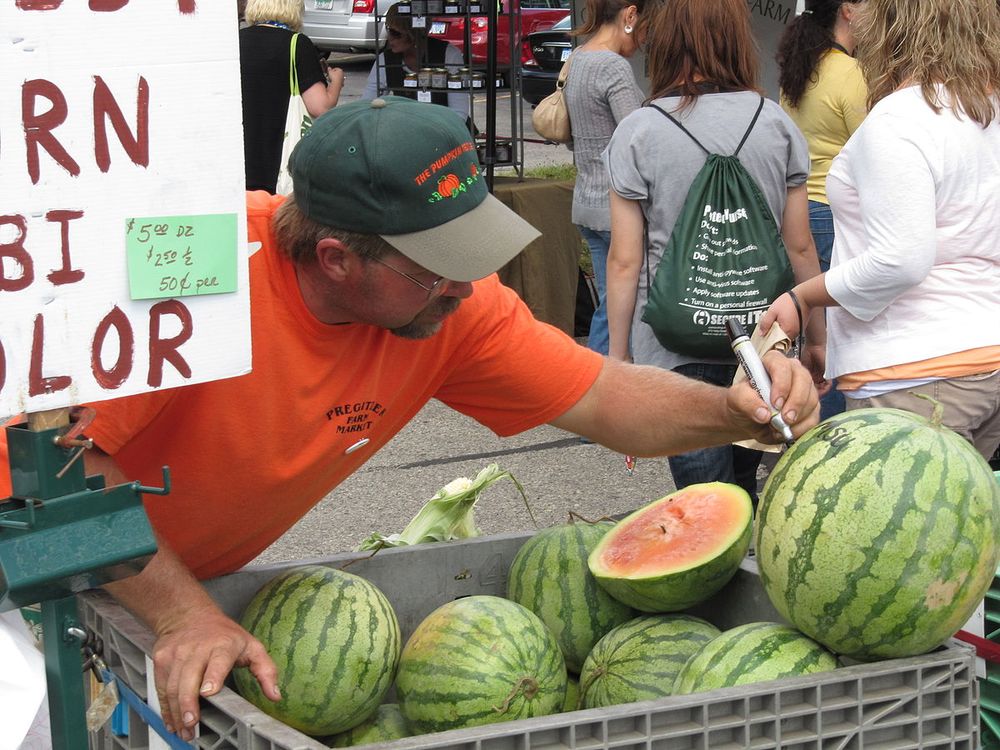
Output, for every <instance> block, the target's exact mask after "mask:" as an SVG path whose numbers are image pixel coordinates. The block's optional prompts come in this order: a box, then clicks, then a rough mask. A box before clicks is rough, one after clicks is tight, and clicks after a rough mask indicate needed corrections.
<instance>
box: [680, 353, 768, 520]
mask: <svg viewBox="0 0 1000 750" xmlns="http://www.w3.org/2000/svg"><path fill="white" fill-rule="evenodd" d="M674 372H676V373H678V374H680V375H685V376H687V377H689V378H694V379H695V380H701V381H703V382H706V383H712V384H714V385H721V386H729V385H731V384H732V382H733V376H734V375H735V374H736V365H708V364H701V363H693V364H689V365H678V366H677V367H675V368H674ZM760 459H761V452H760V451H755V450H750V449H749V448H741V447H740V446H738V445H720V446H716V447H714V448H702V449H700V450H696V451H688V452H687V453H681V454H680V455H679V456H671V457H669V458H668V459H667V461H668V462H669V463H670V473H671V474H673V477H674V485H676V487H677V489H683V488H684V487H687V486H688V485H690V484H698V483H699V482H729V483H730V484H736V485H739V486H740V487H742V488H743V489H744V490H746V491H747V494H748V495H750V497H751V499H752V500H753V502H754V505H756V504H757V466H758V465H759V464H760Z"/></svg>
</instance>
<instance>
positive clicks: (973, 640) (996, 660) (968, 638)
mask: <svg viewBox="0 0 1000 750" xmlns="http://www.w3.org/2000/svg"><path fill="white" fill-rule="evenodd" d="M955 637H956V638H958V640H960V641H964V642H966V643H968V644H969V645H970V646H975V647H976V656H978V657H980V658H983V659H985V660H986V661H988V662H990V663H991V664H1000V644H996V643H994V642H993V641H988V640H986V639H985V638H983V637H982V636H978V635H975V634H973V633H970V632H969V631H968V630H959V631H958V632H957V633H955Z"/></svg>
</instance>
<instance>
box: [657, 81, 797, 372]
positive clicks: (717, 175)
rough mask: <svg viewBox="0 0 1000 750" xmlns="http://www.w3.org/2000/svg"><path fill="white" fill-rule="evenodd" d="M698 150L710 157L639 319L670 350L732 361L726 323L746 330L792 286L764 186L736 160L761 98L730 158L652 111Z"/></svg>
mask: <svg viewBox="0 0 1000 750" xmlns="http://www.w3.org/2000/svg"><path fill="white" fill-rule="evenodd" d="M649 106H651V107H653V109H656V110H657V111H659V112H660V113H661V114H663V115H664V116H665V117H666V118H667V119H668V120H670V121H671V122H672V123H674V125H676V126H677V127H679V128H680V129H681V130H682V131H684V133H686V134H687V135H688V136H689V137H690V138H691V140H693V141H694V142H695V143H697V144H698V147H699V148H701V150H702V151H704V152H705V153H706V154H707V155H708V158H707V159H706V161H705V165H704V166H703V167H702V168H701V170H700V171H699V172H698V174H697V175H696V176H695V178H694V182H693V183H691V187H690V188H689V189H688V193H687V197H686V198H685V199H684V208H683V209H682V210H681V214H680V216H679V217H678V219H677V223H676V224H675V225H674V229H673V232H672V233H671V234H670V240H669V241H668V242H667V247H666V249H665V250H664V252H663V259H662V260H661V261H660V265H659V266H658V267H657V269H656V274H655V275H654V277H653V280H652V284H649V253H648V249H647V253H646V282H647V284H649V287H648V290H647V300H648V301H647V302H646V306H645V308H644V309H643V312H642V320H643V322H645V323H647V324H648V325H649V326H650V328H652V329H653V333H654V334H656V338H657V340H658V341H659V342H660V344H661V345H662V346H663V347H664V348H666V349H669V350H670V351H672V352H677V353H678V354H684V355H687V356H690V357H699V358H705V359H727V358H730V357H731V356H732V350H731V349H730V346H729V338H728V337H727V335H726V329H725V321H726V318H730V317H736V318H738V319H739V320H740V321H741V322H742V323H743V325H744V327H745V328H746V329H747V330H748V331H752V330H753V329H754V327H755V326H756V325H757V321H758V319H759V318H760V317H761V316H762V315H763V314H764V311H765V310H767V308H768V307H769V306H770V304H771V302H773V301H774V300H775V299H776V298H777V297H779V296H781V295H782V294H783V293H785V292H787V291H788V290H789V289H791V288H792V284H793V280H794V279H793V275H792V268H791V265H790V264H789V262H788V252H787V251H786V250H785V243H784V242H782V240H781V233H780V232H779V231H778V226H777V224H776V223H775V221H774V216H773V215H772V214H771V209H770V208H769V207H768V205H767V201H766V200H765V199H764V195H763V193H761V190H760V187H759V186H758V185H757V183H756V182H755V181H754V179H753V177H751V176H750V173H749V172H747V170H746V169H745V168H744V166H743V165H742V164H741V163H740V160H739V152H740V149H741V148H743V144H744V143H746V140H747V137H748V136H749V135H750V132H751V131H752V130H753V128H754V125H756V124H757V118H758V117H760V112H761V109H763V107H764V97H761V99H760V105H759V106H758V107H757V112H756V114H754V117H753V120H752V121H751V123H750V127H748V128H747V131H746V133H744V134H743V139H742V140H741V141H740V144H739V146H737V147H736V152H735V153H734V154H733V155H732V156H722V155H720V154H713V153H710V152H709V151H708V149H706V148H705V147H704V146H703V145H702V144H701V143H700V142H699V141H698V139H697V138H695V137H694V136H693V135H692V134H691V133H690V132H688V130H687V129H686V128H685V127H684V126H683V125H681V123H680V122H678V121H677V120H676V119H675V118H674V117H672V116H671V115H669V114H668V113H667V112H665V111H664V110H663V109H661V108H660V107H657V106H656V105H655V104H651V105H649Z"/></svg>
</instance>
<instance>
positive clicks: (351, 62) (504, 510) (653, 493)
mask: <svg viewBox="0 0 1000 750" xmlns="http://www.w3.org/2000/svg"><path fill="white" fill-rule="evenodd" d="M372 63H373V57H372V56H371V55H334V56H332V59H331V60H330V64H331V65H339V66H341V67H343V68H344V70H345V74H346V83H345V87H344V93H343V95H342V101H351V100H354V99H357V98H358V97H359V96H360V94H361V92H362V90H363V89H364V84H365V80H366V78H367V75H368V71H369V70H370V68H371V66H372ZM485 106H486V105H485V96H476V97H475V101H474V107H475V110H476V120H477V123H478V124H479V125H480V127H483V123H484V122H485V119H484V118H485ZM510 106H511V100H510V93H509V91H505V90H504V91H500V92H498V94H497V110H498V115H497V117H498V121H500V122H508V121H509V117H510V115H509V112H510ZM523 117H524V121H525V126H526V129H525V134H526V136H527V137H529V138H532V137H533V138H537V135H536V134H535V133H534V132H533V131H531V129H530V128H531V114H530V105H527V104H525V105H524V111H523ZM499 132H501V133H503V131H502V130H500V131H499ZM565 163H572V154H571V152H570V151H568V150H567V149H566V147H565V146H555V145H551V144H549V145H542V144H532V143H529V144H526V148H525V165H526V167H528V168H531V167H535V166H541V165H546V164H565ZM490 463H497V464H498V465H499V466H500V467H501V468H503V469H506V470H508V471H510V472H511V473H512V474H513V475H514V476H515V477H516V478H517V480H518V481H519V482H520V483H521V484H522V485H523V487H524V489H525V491H526V493H527V495H528V500H529V503H530V505H531V509H532V514H533V516H534V519H535V521H537V524H538V526H539V527H546V526H551V525H554V524H558V523H561V522H564V521H566V520H567V519H568V518H569V516H570V513H576V514H579V515H581V516H584V517H586V518H600V517H602V516H607V515H614V514H619V513H622V512H624V511H626V510H630V509H633V508H637V507H640V506H642V505H644V504H646V503H648V502H651V501H652V500H655V499H657V498H659V497H662V496H663V495H666V494H668V493H669V492H671V491H672V490H673V482H672V480H671V478H670V471H669V469H668V468H667V462H666V459H655V460H654V459H649V460H640V461H639V462H638V464H637V465H636V467H635V471H634V473H633V474H631V475H630V474H629V473H628V471H627V470H626V467H625V462H624V457H623V456H622V455H620V454H618V453H614V452H613V451H610V450H608V449H607V448H604V447H603V446H600V445H597V444H592V443H587V444H585V443H582V442H581V441H580V439H579V438H578V437H577V436H575V435H571V434H569V433H567V432H564V431H562V430H558V429H556V428H554V427H549V426H543V427H539V428H537V429H534V430H531V431H529V432H526V433H523V434H521V435H518V436H515V437H511V438H499V437H497V436H496V435H494V434H493V433H492V432H490V431H489V430H487V429H486V428H484V427H482V426H481V425H479V424H477V423H476V422H474V421H473V420H471V419H469V418H468V417H466V416H463V415H461V414H458V413H457V412H454V411H452V410H450V409H449V408H447V407H446V406H444V405H443V404H441V403H439V402H437V401H432V402H430V403H429V404H428V405H427V406H426V407H425V408H424V409H423V410H422V411H421V412H420V414H418V415H417V417H416V418H415V419H414V420H413V422H411V423H410V425H409V426H408V427H407V428H406V429H405V430H403V431H402V432H401V433H400V434H399V435H397V436H396V438H395V439H394V440H393V441H392V442H391V443H389V445H387V446H386V447H385V448H383V449H382V450H381V451H380V452H379V453H378V454H376V455H375V456H373V457H372V459H371V460H369V461H368V463H367V464H365V465H364V466H363V467H362V468H361V470H360V471H358V472H357V473H355V474H354V475H353V476H352V477H350V478H349V479H348V480H347V481H345V482H344V483H343V484H342V485H340V486H339V487H338V488H337V489H335V490H334V491H333V492H332V493H330V494H329V495H328V496H327V497H326V498H325V499H324V500H323V501H322V502H321V503H320V504H319V505H317V506H316V507H315V508H314V509H313V510H312V511H311V512H310V513H309V514H308V515H306V516H305V517H304V518H303V519H302V520H301V521H300V522H299V523H298V524H296V525H295V526H294V527H293V528H292V529H290V530H289V531H288V532H287V533H286V534H285V535H284V536H283V537H282V538H281V539H280V540H278V541H277V542H276V543H275V544H273V545H272V546H271V547H270V548H268V549H267V550H266V551H265V552H264V553H263V554H262V555H261V556H260V557H259V558H258V560H257V561H256V562H269V563H273V562H278V561H284V560H303V559H311V558H316V557H323V556H325V555H329V554H332V553H334V552H343V551H348V550H351V549H354V548H355V547H356V546H357V544H358V543H359V542H360V541H361V540H362V539H363V538H365V537H366V536H367V535H368V534H369V533H371V532H373V531H379V532H382V533H386V534H388V533H393V532H397V531H400V530H402V528H403V527H404V526H405V525H406V523H407V522H408V521H409V520H410V519H411V518H412V517H413V515H414V514H416V512H417V511H418V510H419V509H420V507H421V506H422V505H423V504H424V502H426V501H427V500H428V499H429V498H430V497H431V496H432V495H433V494H434V493H435V492H436V491H437V490H438V489H440V488H441V487H442V486H444V485H445V484H447V483H448V482H450V481H451V480H452V479H455V478H456V477H460V476H466V477H470V478H471V477H474V476H475V475H476V474H477V473H478V472H479V470H480V469H482V468H483V467H484V466H486V465H488V464H490ZM476 519H477V523H478V526H479V529H480V531H481V532H482V533H483V534H498V533H502V532H509V531H523V530H529V529H532V528H534V522H533V521H532V517H531V516H530V515H529V514H528V512H527V510H526V509H525V507H524V503H523V501H522V500H521V497H520V495H519V494H518V492H517V490H516V489H515V487H514V485H513V484H512V483H511V482H509V481H506V480H504V481H502V482H500V483H498V484H495V485H493V487H491V488H489V489H487V490H486V491H485V492H484V493H483V495H482V497H481V498H480V500H479V504H478V506H477V510H476Z"/></svg>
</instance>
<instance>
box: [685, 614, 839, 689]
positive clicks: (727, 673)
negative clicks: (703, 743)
mask: <svg viewBox="0 0 1000 750" xmlns="http://www.w3.org/2000/svg"><path fill="white" fill-rule="evenodd" d="M836 667H837V658H836V657H835V656H834V655H833V654H831V653H830V652H829V651H827V650H826V649H825V648H823V647H822V646H820V645H819V644H818V643H816V642H815V641H813V640H812V639H810V638H807V637H806V636H804V635H803V634H802V633H800V632H799V631H798V630H796V629H795V628H790V627H788V626H787V625H781V624H780V623H776V622H751V623H748V624H746V625H740V626H739V627H735V628H732V629H731V630H727V631H726V632H724V633H723V634H722V635H720V636H718V637H717V638H713V639H712V640H711V641H709V642H708V643H706V644H705V645H704V646H702V648H701V650H700V651H698V652H696V653H695V654H694V655H692V656H691V658H690V659H688V660H687V662H686V663H685V664H684V666H683V667H681V670H680V672H679V673H678V674H677V679H676V680H675V681H674V686H673V694H674V695H686V694H688V693H698V692H701V691H703V690H714V689H716V688H724V687H734V686H736V685H749V684H750V683H753V682H764V681H766V680H777V679H780V678H782V677H797V676H802V675H807V674H814V673H816V672H828V671H830V670H831V669H835V668H836Z"/></svg>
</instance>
